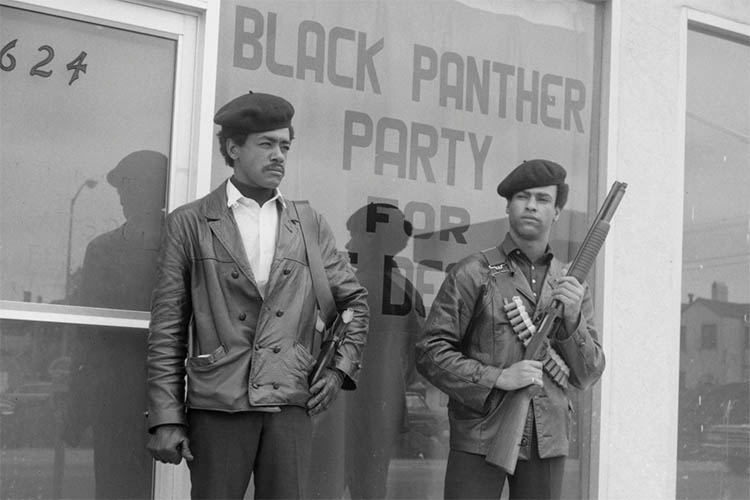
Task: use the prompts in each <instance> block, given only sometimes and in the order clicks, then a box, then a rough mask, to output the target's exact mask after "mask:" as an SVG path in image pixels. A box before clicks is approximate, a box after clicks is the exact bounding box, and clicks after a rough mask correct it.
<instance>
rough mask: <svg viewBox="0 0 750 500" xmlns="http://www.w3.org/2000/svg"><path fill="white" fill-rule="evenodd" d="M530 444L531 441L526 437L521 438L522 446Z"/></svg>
mask: <svg viewBox="0 0 750 500" xmlns="http://www.w3.org/2000/svg"><path fill="white" fill-rule="evenodd" d="M527 444H529V442H528V441H527V440H526V438H521V446H526V445H527Z"/></svg>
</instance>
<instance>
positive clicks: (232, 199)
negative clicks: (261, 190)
mask: <svg viewBox="0 0 750 500" xmlns="http://www.w3.org/2000/svg"><path fill="white" fill-rule="evenodd" d="M242 198H245V197H244V196H242V193H240V190H239V189H237V187H236V186H235V185H234V184H232V183H231V182H230V181H227V207H229V208H232V207H233V206H234V204H235V203H237V202H239V201H240V200H241V199H242ZM273 200H276V201H278V202H279V203H281V206H282V207H284V208H286V200H285V199H284V196H283V195H282V194H281V191H279V188H276V189H274V196H273V198H271V199H270V200H268V201H273Z"/></svg>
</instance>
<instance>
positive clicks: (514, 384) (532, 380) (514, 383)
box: [495, 359, 544, 391]
mask: <svg viewBox="0 0 750 500" xmlns="http://www.w3.org/2000/svg"><path fill="white" fill-rule="evenodd" d="M528 385H538V386H539V387H544V381H542V362H541V361H536V360H533V359H524V360H522V361H518V362H517V363H513V364H512V365H510V366H509V367H508V368H503V371H502V373H500V376H499V377H497V380H496V381H495V387H497V388H498V389H502V390H504V391H515V390H516V389H521V388H522V387H526V386H528Z"/></svg>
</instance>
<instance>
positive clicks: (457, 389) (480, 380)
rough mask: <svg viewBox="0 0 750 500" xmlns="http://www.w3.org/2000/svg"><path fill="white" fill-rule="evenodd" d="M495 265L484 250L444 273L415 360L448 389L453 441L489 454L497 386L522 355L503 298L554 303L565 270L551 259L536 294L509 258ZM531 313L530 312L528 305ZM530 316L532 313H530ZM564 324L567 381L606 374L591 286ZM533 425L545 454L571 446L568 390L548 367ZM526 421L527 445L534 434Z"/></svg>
mask: <svg viewBox="0 0 750 500" xmlns="http://www.w3.org/2000/svg"><path fill="white" fill-rule="evenodd" d="M499 249H500V252H501V255H502V256H504V257H505V258H506V262H504V263H501V265H498V266H494V267H493V268H490V262H489V261H488V259H487V257H485V255H484V254H483V253H481V252H479V253H476V254H473V255H471V256H469V257H466V258H465V259H463V260H461V261H460V262H458V263H457V264H456V265H455V266H454V267H453V268H452V269H451V270H450V272H449V273H448V274H447V276H446V278H445V280H444V282H443V284H442V286H441V288H440V290H439V292H438V294H437V297H436V298H435V301H434V302H433V303H432V307H431V309H430V313H429V315H428V318H427V321H426V324H425V328H424V331H423V334H422V336H421V338H420V340H419V342H418V344H417V367H418V370H419V372H420V373H422V375H424V376H425V377H426V378H427V379H428V380H429V381H430V382H432V383H433V384H434V385H435V386H436V387H438V388H439V389H441V390H442V391H443V392H445V393H446V394H447V395H448V396H449V404H448V415H449V420H450V429H451V435H450V444H451V448H452V449H455V450H459V451H465V452H469V453H477V454H482V455H486V454H487V450H488V447H489V444H490V443H491V441H492V439H493V438H494V436H495V434H496V433H497V429H498V425H499V422H498V420H497V418H495V414H496V410H497V408H498V406H499V404H500V402H501V401H502V399H503V396H504V394H505V392H504V391H502V390H500V389H496V388H494V384H495V381H496V380H497V378H498V377H499V376H500V373H501V372H502V370H503V368H506V367H509V366H510V365H512V364H513V363H516V362H518V361H520V360H522V359H523V354H524V346H523V344H522V342H521V341H520V340H519V339H518V336H517V334H516V333H515V331H514V330H513V328H512V327H511V324H510V321H509V320H508V317H507V315H506V313H505V310H504V308H503V305H504V302H503V299H504V298H505V299H508V300H510V299H511V297H513V296H519V297H520V298H521V300H522V301H523V303H524V306H525V307H526V309H527V310H528V311H529V312H531V311H535V310H536V311H539V310H542V309H543V308H545V307H546V306H548V305H549V304H550V303H551V293H552V285H551V281H552V280H554V279H556V278H560V277H561V276H563V264H562V263H561V262H560V261H559V260H557V259H554V258H553V259H552V260H551V262H550V265H549V270H548V272H547V277H546V279H545V282H544V284H543V286H542V293H541V295H540V297H539V300H538V301H537V300H535V297H534V295H533V292H532V290H531V288H530V286H529V283H528V282H527V280H526V278H525V277H524V275H523V273H522V272H520V270H519V269H515V267H517V266H516V265H515V264H514V263H513V261H512V259H510V258H509V257H508V256H507V255H505V253H504V251H503V249H502V245H501V246H500V247H499ZM530 314H531V313H530ZM532 317H533V316H532ZM564 330H565V328H564V326H563V327H562V328H561V331H560V332H559V334H558V336H557V337H556V338H553V339H551V340H550V345H552V346H553V347H554V349H555V350H556V351H557V352H558V353H559V354H560V355H561V356H562V358H563V359H564V360H565V362H566V363H567V365H568V366H569V368H570V379H569V382H570V384H571V385H572V386H574V387H577V388H579V389H584V388H586V387H588V386H590V385H591V384H592V383H594V382H595V381H596V380H598V379H599V377H600V376H601V374H602V372H603V370H604V365H605V360H604V354H603V352H602V348H601V345H600V343H599V338H598V334H597V332H596V329H595V328H594V324H593V309H592V303H591V296H590V294H589V291H588V287H587V289H586V293H585V296H584V299H583V303H582V305H581V319H580V323H579V326H578V328H577V329H576V331H574V332H566V331H564ZM532 405H533V408H532V410H533V415H534V425H535V426H536V431H537V438H538V443H539V455H540V456H541V457H542V458H550V457H556V456H565V455H567V454H568V446H569V433H570V419H571V405H570V401H569V399H568V394H566V390H564V389H562V388H561V387H560V386H559V385H556V384H555V383H554V382H553V381H552V380H551V379H550V378H549V376H548V375H547V374H546V373H545V376H544V388H543V389H542V390H541V391H540V392H539V394H538V395H537V396H535V397H534V398H533V400H532ZM530 432H531V428H530V426H529V425H527V427H526V430H525V431H524V439H523V440H522V449H521V450H520V453H519V458H520V459H525V458H528V456H527V452H526V450H525V449H524V448H523V445H524V444H525V443H527V442H528V441H530V438H531V435H530Z"/></svg>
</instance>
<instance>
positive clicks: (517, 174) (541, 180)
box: [497, 160, 568, 207]
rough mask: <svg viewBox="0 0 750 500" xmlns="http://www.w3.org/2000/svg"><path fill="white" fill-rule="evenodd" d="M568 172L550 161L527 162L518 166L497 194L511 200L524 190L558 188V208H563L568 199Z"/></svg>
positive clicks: (506, 178)
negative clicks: (566, 181)
mask: <svg viewBox="0 0 750 500" xmlns="http://www.w3.org/2000/svg"><path fill="white" fill-rule="evenodd" d="M566 174H567V172H566V171H565V169H564V168H563V167H561V166H560V165H558V164H557V163H555V162H553V161H549V160H527V161H524V162H523V163H521V164H520V165H518V166H517V167H516V168H514V169H513V171H512V172H511V173H509V174H508V175H507V176H506V177H505V179H503V180H502V181H501V182H500V184H498V185H497V194H499V195H500V196H502V197H503V198H506V199H508V200H510V199H511V198H512V197H513V195H514V194H516V193H517V192H519V191H523V190H524V189H529V188H535V187H542V186H558V190H557V202H556V203H555V204H556V205H557V206H560V207H562V206H563V205H565V202H566V201H567V198H568V185H567V184H566V183H565V175H566Z"/></svg>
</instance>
